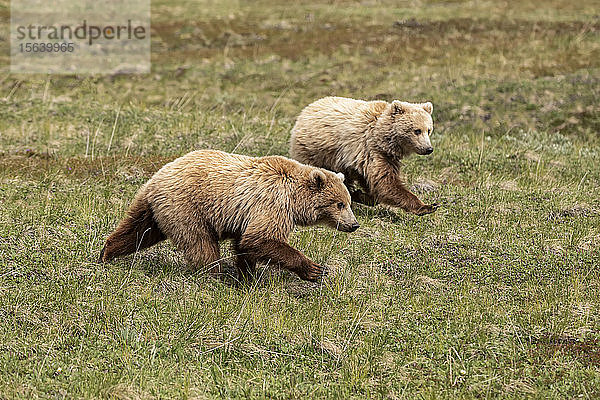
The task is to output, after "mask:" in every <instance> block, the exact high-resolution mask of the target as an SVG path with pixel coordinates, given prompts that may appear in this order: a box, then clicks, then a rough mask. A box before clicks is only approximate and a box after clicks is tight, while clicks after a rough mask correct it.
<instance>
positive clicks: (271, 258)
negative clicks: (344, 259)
mask: <svg viewBox="0 0 600 400" xmlns="http://www.w3.org/2000/svg"><path fill="white" fill-rule="evenodd" d="M239 247H240V248H239V250H240V252H242V253H244V254H245V257H247V258H249V259H250V260H251V261H254V262H257V261H259V262H263V263H267V264H276V265H278V266H280V267H282V268H285V269H287V270H289V271H292V272H295V273H296V274H297V275H298V276H299V277H300V279H303V280H305V281H311V282H318V281H320V280H321V279H323V277H324V276H325V275H326V270H325V268H324V267H322V266H320V265H318V264H316V263H314V262H313V261H311V260H310V259H309V258H308V257H306V256H305V255H304V254H302V253H301V252H299V251H298V250H296V249H294V248H293V247H292V246H290V245H289V244H287V243H285V242H284V241H280V240H276V239H267V238H264V237H263V238H260V237H257V236H252V237H245V238H242V240H241V241H240V246H239Z"/></svg>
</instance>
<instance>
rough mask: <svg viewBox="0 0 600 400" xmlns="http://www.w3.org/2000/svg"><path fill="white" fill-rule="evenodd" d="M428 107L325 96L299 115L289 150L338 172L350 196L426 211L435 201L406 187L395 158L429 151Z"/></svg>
mask: <svg viewBox="0 0 600 400" xmlns="http://www.w3.org/2000/svg"><path fill="white" fill-rule="evenodd" d="M432 112H433V105H432V104H431V103H429V102H427V103H420V104H413V103H407V102H403V101H398V100H394V101H393V102H391V103H388V102H385V101H362V100H354V99H348V98H344V97H325V98H323V99H320V100H317V101H315V102H314V103H312V104H310V105H308V106H307V107H306V108H305V109H304V110H302V112H301V113H300V115H299V116H298V119H297V121H296V125H295V126H294V128H293V129H292V139H291V147H290V155H291V157H292V158H294V159H296V160H298V161H300V162H302V163H306V164H309V165H314V166H316V167H321V168H327V169H330V170H332V171H337V172H342V173H343V174H344V175H345V176H346V184H347V185H348V188H350V190H351V196H352V200H353V201H357V202H360V203H364V204H368V205H374V204H376V203H383V204H388V205H391V206H395V207H400V208H402V209H404V210H405V211H407V212H410V213H413V214H417V215H425V214H429V213H432V212H434V211H435V210H436V209H437V205H436V204H424V203H423V202H422V201H421V200H420V199H419V198H418V197H417V196H415V195H414V194H413V193H411V192H410V190H408V189H407V187H406V186H405V184H404V182H403V178H402V175H401V173H400V166H401V164H400V160H402V158H404V157H406V156H408V155H409V154H412V153H417V154H421V155H426V154H431V153H432V152H433V147H432V146H431V142H430V140H429V135H431V132H432V131H433V119H432V118H431V113H432ZM356 187H358V188H356ZM355 189H356V190H355ZM359 189H360V190H359Z"/></svg>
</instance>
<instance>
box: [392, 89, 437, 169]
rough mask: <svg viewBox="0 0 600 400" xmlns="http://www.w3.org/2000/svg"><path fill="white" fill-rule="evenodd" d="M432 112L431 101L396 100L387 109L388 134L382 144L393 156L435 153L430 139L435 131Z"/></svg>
mask: <svg viewBox="0 0 600 400" xmlns="http://www.w3.org/2000/svg"><path fill="white" fill-rule="evenodd" d="M432 112H433V104H431V103H430V102H427V103H416V104H415V103H407V102H405V101H399V100H394V101H393V102H392V103H391V104H389V106H388V108H387V110H386V114H387V115H385V118H384V122H385V126H384V130H385V131H386V135H384V137H383V143H380V146H382V147H383V150H384V151H385V152H386V153H388V154H389V155H392V156H400V157H403V156H406V155H409V154H412V153H417V154H420V155H426V154H431V153H433V147H432V146H431V141H430V139H429V136H430V135H431V133H432V132H433V119H432V118H431V113H432Z"/></svg>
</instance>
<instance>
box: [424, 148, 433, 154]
mask: <svg viewBox="0 0 600 400" xmlns="http://www.w3.org/2000/svg"><path fill="white" fill-rule="evenodd" d="M431 153H433V147H428V148H426V149H425V154H431Z"/></svg>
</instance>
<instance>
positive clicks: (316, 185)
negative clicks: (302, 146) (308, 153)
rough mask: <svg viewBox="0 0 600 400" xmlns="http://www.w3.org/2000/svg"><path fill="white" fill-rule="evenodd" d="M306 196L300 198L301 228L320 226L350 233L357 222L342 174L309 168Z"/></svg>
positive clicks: (354, 228) (356, 227)
mask: <svg viewBox="0 0 600 400" xmlns="http://www.w3.org/2000/svg"><path fill="white" fill-rule="evenodd" d="M308 189H309V191H310V193H309V196H308V197H307V198H306V199H302V201H303V202H306V203H305V204H304V207H303V208H304V210H305V212H304V214H305V215H304V218H301V221H300V222H299V223H300V224H301V225H315V224H324V225H328V226H330V227H332V228H334V229H337V230H339V231H342V232H354V231H355V230H357V229H358V228H359V226H360V225H359V224H358V221H357V220H356V217H355V216H354V213H353V212H352V209H351V208H350V204H351V199H350V193H349V192H348V189H347V188H346V185H344V175H343V174H342V173H337V174H336V173H333V172H331V171H328V170H325V169H322V168H314V167H311V170H310V172H309V173H308Z"/></svg>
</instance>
